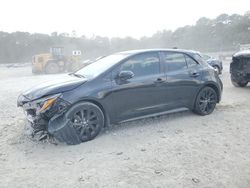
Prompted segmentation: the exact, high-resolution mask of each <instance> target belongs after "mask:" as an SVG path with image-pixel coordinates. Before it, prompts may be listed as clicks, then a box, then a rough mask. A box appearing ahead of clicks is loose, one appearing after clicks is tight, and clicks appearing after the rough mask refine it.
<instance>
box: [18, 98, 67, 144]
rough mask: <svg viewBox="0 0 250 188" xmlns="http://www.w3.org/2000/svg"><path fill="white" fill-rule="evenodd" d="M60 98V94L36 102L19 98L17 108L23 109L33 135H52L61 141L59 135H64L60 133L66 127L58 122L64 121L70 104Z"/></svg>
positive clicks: (62, 122) (64, 123)
mask: <svg viewBox="0 0 250 188" xmlns="http://www.w3.org/2000/svg"><path fill="white" fill-rule="evenodd" d="M61 96H62V94H56V95H52V96H47V97H44V98H41V99H38V100H30V99H29V98H27V97H26V96H24V95H21V96H19V98H18V101H17V106H19V107H22V108H23V110H24V113H25V115H26V118H27V120H28V122H29V123H30V125H31V127H32V128H33V133H38V132H39V134H41V133H42V134H47V135H52V136H54V137H55V138H57V139H58V140H59V141H62V139H61V137H60V135H61V134H65V133H61V132H64V130H63V129H65V128H64V127H67V126H68V125H67V121H64V120H63V121H58V120H60V119H64V115H65V112H66V111H67V110H68V109H69V107H70V106H71V104H70V103H69V102H67V101H65V100H63V99H62V98H61ZM59 122H60V123H59ZM66 125H67V126H66ZM41 138H44V135H41Z"/></svg>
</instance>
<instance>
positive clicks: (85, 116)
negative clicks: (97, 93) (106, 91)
mask: <svg viewBox="0 0 250 188" xmlns="http://www.w3.org/2000/svg"><path fill="white" fill-rule="evenodd" d="M67 114H68V115H67V116H68V117H67V119H69V120H70V121H71V124H72V126H73V128H74V129H75V131H76V134H77V135H78V137H79V139H80V140H81V141H82V142H86V141H89V140H92V139H94V138H95V137H96V136H97V135H98V134H99V133H100V131H101V129H102V127H103V126H104V115H103V112H102V110H101V109H100V108H99V107H98V106H97V105H95V104H93V103H90V102H81V103H79V104H77V105H75V106H74V107H73V108H72V109H70V111H69V113H67Z"/></svg>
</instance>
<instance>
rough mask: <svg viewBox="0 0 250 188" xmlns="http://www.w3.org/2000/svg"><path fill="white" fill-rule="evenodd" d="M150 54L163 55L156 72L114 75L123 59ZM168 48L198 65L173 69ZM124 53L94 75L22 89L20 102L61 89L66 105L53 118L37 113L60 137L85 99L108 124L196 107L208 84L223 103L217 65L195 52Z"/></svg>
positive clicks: (154, 50)
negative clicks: (168, 64)
mask: <svg viewBox="0 0 250 188" xmlns="http://www.w3.org/2000/svg"><path fill="white" fill-rule="evenodd" d="M152 52H153V53H157V54H158V55H159V72H158V73H155V74H152V75H146V76H141V77H135V78H132V79H129V80H126V81H121V80H117V79H116V70H117V68H118V67H119V66H121V65H123V63H124V62H126V61H127V60H129V59H130V58H132V57H134V56H137V55H141V54H147V53H152ZM166 52H167V53H169V52H171V53H181V54H183V55H187V56H189V57H190V58H192V59H193V60H194V61H195V62H196V63H197V66H195V67H192V68H190V67H188V68H187V69H186V70H185V71H179V70H177V71H174V72H171V71H169V70H168V67H166V62H165V61H164V57H163V53H166ZM122 53H124V54H127V55H126V57H125V58H124V59H123V60H122V61H119V62H117V63H116V64H114V65H113V66H112V67H110V68H109V69H107V70H105V71H104V72H103V73H101V74H100V75H98V76H96V77H94V78H78V77H74V76H72V75H71V76H70V75H66V77H65V79H64V80H62V81H55V82H54V83H51V84H49V83H47V84H43V85H40V86H37V87H35V88H32V89H30V90H28V91H26V92H24V93H23V94H22V95H21V96H20V97H19V99H18V104H20V106H23V105H24V104H25V103H30V102H31V101H33V102H35V101H36V100H37V98H39V97H40V98H43V97H44V96H49V95H51V94H56V93H60V94H61V95H60V100H61V102H60V104H57V105H59V106H60V105H61V103H62V104H63V105H64V109H63V110H62V111H60V112H55V113H53V115H52V116H46V118H44V117H45V116H44V115H43V114H41V115H40V116H39V117H41V119H43V118H44V119H45V120H46V121H44V127H45V128H46V129H47V130H48V131H49V133H50V134H52V135H54V136H56V135H57V136H58V138H59V137H60V136H59V135H61V133H59V132H63V130H64V129H67V128H65V126H70V123H69V121H68V120H67V119H65V114H67V111H69V109H71V108H73V107H74V105H75V104H77V103H79V102H81V101H89V102H92V103H94V104H96V105H97V106H99V107H100V109H101V110H102V111H103V112H104V115H105V120H106V124H114V123H119V122H124V121H126V120H129V119H135V118H138V117H143V116H144V117H146V116H150V115H152V114H161V113H163V112H165V111H174V110H175V109H181V108H189V109H191V110H192V109H193V108H194V104H195V99H196V96H197V94H198V92H199V91H200V90H201V89H202V88H203V87H205V86H207V85H208V84H209V85H210V86H211V87H214V88H215V89H216V90H217V92H218V101H217V102H219V101H220V98H221V92H222V82H221V81H220V78H219V77H218V74H216V72H215V71H214V69H213V68H211V67H210V66H208V65H207V64H206V63H204V62H203V61H202V60H200V59H199V57H195V56H196V55H197V53H196V52H193V51H187V50H172V49H153V50H137V51H126V52H121V54H122ZM150 70H151V69H150ZM52 107H53V106H52ZM52 109H53V108H52ZM48 111H50V109H49V110H48ZM46 113H47V112H46ZM62 122H63V123H62ZM67 130H68V129H67ZM71 131H72V130H71ZM62 134H64V133H62Z"/></svg>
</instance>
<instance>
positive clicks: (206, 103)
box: [194, 87, 218, 116]
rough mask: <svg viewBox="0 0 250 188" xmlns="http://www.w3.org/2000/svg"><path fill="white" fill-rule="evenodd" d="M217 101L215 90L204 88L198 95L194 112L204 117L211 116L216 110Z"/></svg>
mask: <svg viewBox="0 0 250 188" xmlns="http://www.w3.org/2000/svg"><path fill="white" fill-rule="evenodd" d="M217 99H218V96H217V93H216V91H215V90H214V89H213V88H211V87H204V88H202V89H201V90H200V92H199V93H198V95H197V98H196V101H195V108H194V112H195V113H197V114H199V115H202V116H205V115H208V114H211V113H212V112H213V111H214V109H215V106H216V103H217Z"/></svg>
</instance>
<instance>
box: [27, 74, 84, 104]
mask: <svg viewBox="0 0 250 188" xmlns="http://www.w3.org/2000/svg"><path fill="white" fill-rule="evenodd" d="M87 80H88V79H86V78H78V77H74V76H70V75H65V76H62V77H61V78H59V79H56V80H53V81H48V82H44V83H42V84H39V85H37V86H35V87H32V88H31V89H29V90H27V91H25V92H24V93H22V95H23V96H24V97H25V98H27V99H29V100H31V101H32V100H36V99H39V98H41V97H44V96H48V95H53V94H57V93H62V92H65V91H69V90H72V89H75V88H77V87H78V86H80V85H82V84H83V83H85V82H86V81H87Z"/></svg>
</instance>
